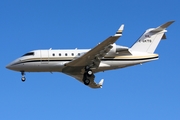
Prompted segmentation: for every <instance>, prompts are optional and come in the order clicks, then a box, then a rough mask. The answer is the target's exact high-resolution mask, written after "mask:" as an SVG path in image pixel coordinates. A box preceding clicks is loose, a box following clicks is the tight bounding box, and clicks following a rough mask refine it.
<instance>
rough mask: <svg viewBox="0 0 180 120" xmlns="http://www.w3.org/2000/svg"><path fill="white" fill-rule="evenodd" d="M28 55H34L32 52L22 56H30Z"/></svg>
mask: <svg viewBox="0 0 180 120" xmlns="http://www.w3.org/2000/svg"><path fill="white" fill-rule="evenodd" d="M30 55H34V52H29V53H26V54H24V55H23V56H30Z"/></svg>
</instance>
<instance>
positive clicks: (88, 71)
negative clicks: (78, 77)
mask: <svg viewBox="0 0 180 120" xmlns="http://www.w3.org/2000/svg"><path fill="white" fill-rule="evenodd" d="M92 75H93V72H92V70H91V69H90V67H89V66H86V67H85V72H84V76H83V82H84V84H85V85H89V84H90V77H92Z"/></svg>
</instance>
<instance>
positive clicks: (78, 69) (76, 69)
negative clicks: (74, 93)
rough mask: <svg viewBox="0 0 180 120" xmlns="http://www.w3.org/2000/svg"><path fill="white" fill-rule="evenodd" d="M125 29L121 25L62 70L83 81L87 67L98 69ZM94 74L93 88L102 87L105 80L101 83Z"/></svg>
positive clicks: (91, 84)
mask: <svg viewBox="0 0 180 120" xmlns="http://www.w3.org/2000/svg"><path fill="white" fill-rule="evenodd" d="M123 29H124V25H121V26H120V28H119V29H118V31H117V32H116V34H115V35H113V36H110V37H108V38H107V39H106V40H104V41H103V42H102V43H100V44H98V45H97V46H96V47H94V48H93V49H91V50H89V51H88V52H87V53H85V54H84V55H82V56H81V57H79V58H77V59H75V60H73V61H71V62H69V63H67V64H66V65H65V66H66V67H65V68H64V69H63V70H62V72H63V73H65V74H67V75H70V76H72V77H74V78H76V79H77V80H79V81H81V82H83V78H84V74H85V69H84V68H85V67H86V66H88V67H89V68H93V69H96V68H98V67H99V64H100V62H101V58H103V57H104V56H105V55H106V54H107V53H108V52H109V51H110V50H111V48H112V47H113V44H114V43H115V42H116V41H117V39H118V38H119V37H120V36H122V31H123ZM94 78H95V76H94V74H93V75H92V76H91V77H90V78H89V79H90V84H88V86H89V87H91V88H101V87H102V84H103V80H101V81H100V83H99V84H96V83H95V82H94Z"/></svg>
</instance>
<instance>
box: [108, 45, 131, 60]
mask: <svg viewBox="0 0 180 120" xmlns="http://www.w3.org/2000/svg"><path fill="white" fill-rule="evenodd" d="M112 46H113V47H112V48H111V50H110V51H109V52H108V53H107V54H106V55H105V57H114V56H115V55H116V54H117V52H120V51H123V50H128V49H129V48H128V47H125V46H120V45H116V44H115V43H114V44H113V45H112Z"/></svg>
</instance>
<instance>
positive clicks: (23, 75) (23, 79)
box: [21, 71, 26, 82]
mask: <svg viewBox="0 0 180 120" xmlns="http://www.w3.org/2000/svg"><path fill="white" fill-rule="evenodd" d="M21 75H22V77H21V80H22V82H24V81H25V80H26V77H25V73H24V71H21Z"/></svg>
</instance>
